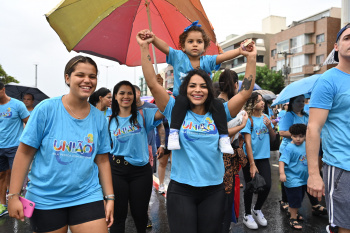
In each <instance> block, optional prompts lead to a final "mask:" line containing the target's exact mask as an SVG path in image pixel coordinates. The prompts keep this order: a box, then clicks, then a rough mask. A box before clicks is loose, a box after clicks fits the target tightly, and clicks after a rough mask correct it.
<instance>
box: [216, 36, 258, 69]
mask: <svg viewBox="0 0 350 233" xmlns="http://www.w3.org/2000/svg"><path fill="white" fill-rule="evenodd" d="M246 41H247V40H244V41H243V42H242V43H241V45H240V46H239V48H236V49H232V50H229V51H227V52H224V53H222V54H219V55H218V56H217V57H216V64H217V65H218V64H221V63H223V62H224V61H227V60H230V59H233V58H235V57H237V56H239V55H241V54H242V55H243V49H242V45H243V44H244V43H245V42H246ZM247 43H249V42H247ZM253 45H254V42H251V43H249V44H248V45H247V47H246V49H247V51H248V52H251V51H253Z"/></svg>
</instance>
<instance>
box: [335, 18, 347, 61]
mask: <svg viewBox="0 0 350 233" xmlns="http://www.w3.org/2000/svg"><path fill="white" fill-rule="evenodd" d="M348 28H350V23H348V24H347V25H346V26H345V27H343V28H342V29H340V31H339V32H338V34H337V39H336V40H335V43H337V42H338V41H339V39H340V36H341V34H343V32H344V31H345V30H346V29H348ZM334 60H335V61H336V62H339V59H338V51H334Z"/></svg>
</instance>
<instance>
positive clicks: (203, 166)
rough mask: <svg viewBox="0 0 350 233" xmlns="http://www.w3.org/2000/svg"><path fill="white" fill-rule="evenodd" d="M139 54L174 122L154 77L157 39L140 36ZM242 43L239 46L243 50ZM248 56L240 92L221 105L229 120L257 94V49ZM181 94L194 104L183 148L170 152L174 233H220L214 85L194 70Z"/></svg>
mask: <svg viewBox="0 0 350 233" xmlns="http://www.w3.org/2000/svg"><path fill="white" fill-rule="evenodd" d="M136 39H137V42H138V43H139V45H140V50H141V62H142V70H143V74H144V76H145V79H146V82H147V85H148V87H149V88H150V90H151V92H152V94H153V96H154V98H155V101H156V103H157V106H158V108H159V110H160V111H162V112H163V114H164V116H165V117H166V118H167V119H168V120H169V122H170V123H171V121H172V120H173V119H172V110H173V108H174V105H175V99H173V98H170V96H169V95H168V93H167V92H166V91H165V90H164V88H163V87H162V86H161V85H159V84H158V82H157V80H156V78H155V77H156V74H155V72H154V69H153V66H152V63H151V56H150V54H149V44H150V43H151V42H152V40H153V39H154V38H153V37H150V38H145V37H142V36H140V35H138V36H137V37H136ZM242 45H243V43H242V44H241V46H242ZM242 55H244V56H245V57H247V67H246V73H245V75H246V76H245V78H244V81H243V88H242V90H241V91H240V92H239V93H238V94H237V95H235V96H234V97H232V98H231V99H230V100H228V102H227V103H225V104H222V103H221V104H222V105H223V107H224V109H225V121H226V124H227V121H229V120H231V119H232V116H236V115H237V114H238V112H239V111H240V110H241V108H242V106H243V104H244V103H245V102H246V101H247V99H248V98H249V96H250V95H251V93H252V91H253V86H254V83H255V73H256V48H255V45H254V43H252V44H251V51H250V52H248V51H242ZM180 93H181V94H182V95H183V96H185V97H186V98H187V99H188V100H189V102H190V103H191V104H190V106H191V107H190V109H188V110H187V111H186V115H185V120H184V124H183V126H182V127H181V128H180V131H179V136H180V139H181V142H182V147H181V149H179V150H174V151H172V153H173V159H172V165H171V177H170V178H171V181H170V183H169V186H168V191H167V213H168V222H169V227H170V231H171V232H172V233H180V232H181V233H184V232H191V233H195V232H207V233H214V232H215V233H216V232H218V229H219V228H220V225H221V224H222V221H223V215H224V201H225V189H224V185H223V177H224V172H225V168H224V162H223V155H222V153H221V151H220V149H219V143H218V141H219V134H218V129H217V128H216V125H215V124H214V121H213V117H212V113H211V106H212V101H213V99H214V90H213V85H212V81H211V79H210V77H209V75H208V73H207V72H206V71H204V70H201V69H194V70H191V71H190V72H189V73H188V74H187V75H186V76H185V77H184V80H183V82H182V84H181V86H180Z"/></svg>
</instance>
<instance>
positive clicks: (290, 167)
mask: <svg viewBox="0 0 350 233" xmlns="http://www.w3.org/2000/svg"><path fill="white" fill-rule="evenodd" d="M289 132H290V133H291V137H292V142H290V143H289V144H288V145H287V146H286V147H285V148H284V150H283V153H282V156H281V158H280V160H279V170H280V180H281V182H284V187H285V191H286V194H287V198H288V201H289V212H290V219H289V224H290V226H291V227H292V228H293V229H297V230H301V229H302V228H303V227H302V226H301V225H300V223H299V221H298V220H301V218H300V216H298V209H299V208H300V207H301V203H302V201H303V198H304V194H305V191H306V184H307V178H308V170H307V161H306V150H305V136H306V125H305V124H294V125H292V126H291V127H290V128H289Z"/></svg>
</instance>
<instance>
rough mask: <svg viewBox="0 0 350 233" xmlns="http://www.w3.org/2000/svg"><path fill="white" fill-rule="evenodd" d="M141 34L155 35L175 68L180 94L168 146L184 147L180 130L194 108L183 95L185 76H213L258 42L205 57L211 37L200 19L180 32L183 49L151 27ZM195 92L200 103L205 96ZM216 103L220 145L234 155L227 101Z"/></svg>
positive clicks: (176, 89)
mask: <svg viewBox="0 0 350 233" xmlns="http://www.w3.org/2000/svg"><path fill="white" fill-rule="evenodd" d="M138 36H139V37H140V38H141V39H143V40H146V39H150V38H151V40H152V43H153V44H154V46H155V47H157V48H158V49H159V50H160V51H162V52H163V53H164V54H165V55H167V58H166V61H167V63H168V64H170V65H172V66H173V67H174V89H173V95H174V96H175V97H176V102H175V106H174V109H173V111H172V116H173V117H172V119H173V120H172V121H171V125H170V133H169V138H168V149H169V150H179V149H180V148H181V147H180V142H179V130H180V128H181V125H182V123H183V121H184V119H185V116H186V113H187V110H188V109H190V103H189V100H188V98H187V97H186V96H181V95H179V87H180V85H181V82H182V79H183V78H184V77H185V76H186V75H187V73H188V72H189V71H191V70H193V69H202V70H204V71H206V72H207V73H208V74H209V76H211V72H212V71H213V70H218V69H219V68H220V64H221V63H222V62H224V61H226V60H230V59H233V58H234V57H237V56H239V55H240V54H242V53H241V52H242V50H247V51H248V52H250V51H252V48H253V46H252V45H253V44H254V42H253V41H252V42H247V43H248V45H246V46H244V45H245V44H244V43H243V42H242V43H241V46H240V47H239V48H237V49H234V50H230V51H227V52H225V53H223V54H219V55H213V56H212V55H206V56H203V54H204V53H205V50H206V49H207V48H208V47H209V45H210V39H209V37H208V36H207V35H206V33H205V31H204V30H203V29H202V28H201V25H200V24H198V21H195V22H193V23H192V24H191V25H190V26H188V27H186V28H185V29H184V32H183V33H182V34H181V35H180V37H179V47H180V49H181V50H175V49H173V48H171V47H170V46H169V45H168V44H167V43H166V42H165V41H163V40H161V39H160V38H158V37H157V36H156V35H154V33H153V32H151V31H149V30H148V29H145V30H142V31H140V32H139V33H138ZM201 88H203V87H201ZM204 88H205V87H204ZM192 95H193V96H194V98H195V99H196V100H197V102H200V101H201V100H203V99H205V98H204V97H203V96H200V95H196V93H192ZM212 105H213V106H212V107H211V108H210V112H211V113H212V116H213V120H214V122H215V125H216V127H217V129H218V132H219V137H220V139H219V148H220V150H221V152H223V153H229V154H233V153H234V152H233V149H232V146H231V144H230V138H229V137H228V129H227V122H226V118H225V109H224V107H223V104H222V102H221V101H220V100H214V101H213V102H212Z"/></svg>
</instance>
